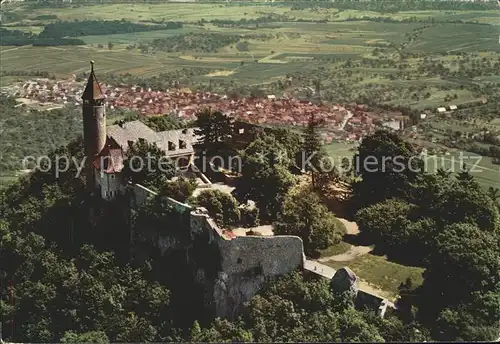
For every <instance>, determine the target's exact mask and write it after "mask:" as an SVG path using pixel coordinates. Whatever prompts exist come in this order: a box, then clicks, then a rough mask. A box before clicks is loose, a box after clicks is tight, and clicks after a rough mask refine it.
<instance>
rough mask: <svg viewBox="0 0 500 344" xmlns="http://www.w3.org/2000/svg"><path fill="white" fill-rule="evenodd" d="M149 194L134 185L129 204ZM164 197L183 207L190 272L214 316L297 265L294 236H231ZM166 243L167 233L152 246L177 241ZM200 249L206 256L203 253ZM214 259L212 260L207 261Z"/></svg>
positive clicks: (234, 308)
mask: <svg viewBox="0 0 500 344" xmlns="http://www.w3.org/2000/svg"><path fill="white" fill-rule="evenodd" d="M155 196H157V193H155V192H154V191H152V190H149V189H148V188H146V187H144V186H142V185H138V184H136V185H134V187H133V194H132V202H131V203H132V205H133V206H140V205H141V204H143V203H144V202H146V201H147V200H148V199H150V198H153V197H155ZM165 199H166V200H167V201H168V203H169V204H170V205H172V206H174V207H175V209H177V210H178V211H179V212H186V211H189V227H190V228H189V231H190V236H191V239H192V240H193V243H194V242H196V244H195V245H191V244H186V245H185V246H186V247H185V250H186V252H187V254H186V257H188V258H186V259H188V260H189V259H190V260H191V262H188V263H191V264H192V265H193V264H194V265H196V266H195V267H194V268H193V271H195V275H196V276H197V277H196V279H197V280H198V282H199V283H202V284H204V285H205V289H206V290H207V293H206V297H205V298H206V299H207V300H205V303H207V304H210V305H211V311H212V312H213V313H214V314H213V315H214V316H217V317H222V318H230V319H231V318H234V317H235V316H236V315H237V314H238V312H239V310H240V309H241V307H242V306H243V303H244V302H247V301H250V300H251V298H252V297H253V296H254V295H255V294H256V293H257V292H258V291H259V290H260V289H261V288H262V286H263V285H264V283H266V282H267V281H269V280H270V279H273V278H276V277H278V276H283V275H286V274H288V273H290V272H292V271H294V270H296V269H300V268H302V267H303V264H304V249H303V243H302V239H300V238H299V237H296V236H268V237H266V236H244V237H236V238H232V239H231V238H229V237H227V236H225V235H224V234H223V231H222V230H221V229H220V228H219V227H218V226H217V224H216V223H215V221H214V220H213V219H212V218H211V217H210V216H209V215H208V212H207V211H206V209H204V208H193V207H191V206H190V205H188V204H184V203H181V202H178V201H176V200H174V199H171V198H167V197H166V198H165ZM200 238H201V239H200ZM200 240H201V241H202V242H203V244H201V245H200ZM172 242H173V241H172V240H171V238H167V237H161V236H160V238H159V239H158V246H161V247H160V249H161V252H162V253H163V252H165V251H166V250H168V249H169V248H174V247H175V248H178V246H179V245H178V243H177V242H176V245H173V244H172V245H170V244H171V243H172ZM169 243H170V244H169ZM193 251H194V252H193ZM214 251H215V252H216V254H213V252H214ZM208 252H211V253H208ZM206 254H210V255H211V256H210V257H204V255H206ZM214 257H215V258H214ZM214 259H215V260H218V261H216V262H212V260H214ZM214 270H215V271H214ZM214 272H215V273H214Z"/></svg>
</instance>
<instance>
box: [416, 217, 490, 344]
mask: <svg viewBox="0 0 500 344" xmlns="http://www.w3.org/2000/svg"><path fill="white" fill-rule="evenodd" d="M499 244H500V239H499V236H498V234H497V233H496V232H495V233H491V232H486V231H481V230H480V229H479V228H478V227H477V226H476V225H473V224H467V223H456V224H452V225H449V226H446V227H445V228H444V230H443V231H442V232H441V233H439V234H438V235H437V236H436V240H435V247H436V249H435V252H434V253H433V254H432V255H431V257H430V264H429V266H428V267H427V270H426V271H425V273H424V278H425V280H424V284H423V286H422V294H421V297H422V298H423V300H422V301H421V303H420V309H421V312H422V315H421V316H422V319H426V322H428V323H429V324H432V321H434V320H435V319H437V321H438V323H437V326H433V328H434V336H435V338H438V339H440V340H465V341H470V340H493V339H496V338H497V337H498V332H497V331H498V322H499V321H500V307H499V305H500V288H499V286H500V252H499V251H498V245H499ZM481 328H482V329H484V331H482V332H481V333H482V334H481V336H480V337H479V338H478V337H476V336H477V335H479V334H480V332H478V330H479V329H481ZM488 328H490V329H491V331H490V330H487V329H488ZM494 329H496V330H494ZM495 332H496V333H495ZM484 334H486V335H488V334H489V337H487V338H484V336H483V335H484Z"/></svg>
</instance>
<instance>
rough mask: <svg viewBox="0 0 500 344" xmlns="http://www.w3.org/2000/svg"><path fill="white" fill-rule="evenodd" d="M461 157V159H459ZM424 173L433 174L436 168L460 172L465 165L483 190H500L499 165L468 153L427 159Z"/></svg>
mask: <svg viewBox="0 0 500 344" xmlns="http://www.w3.org/2000/svg"><path fill="white" fill-rule="evenodd" d="M461 157H462V158H461ZM425 161H426V164H427V166H426V171H428V172H431V173H432V172H435V171H436V170H437V169H438V168H443V169H446V170H451V171H452V172H456V173H458V172H460V170H461V168H462V164H463V163H465V165H466V166H467V168H468V169H470V173H471V174H472V175H473V176H474V178H475V179H476V181H477V182H478V183H479V184H480V185H481V186H483V187H484V188H486V189H487V188H489V187H490V186H491V187H494V188H500V165H495V164H493V162H492V158H489V157H485V156H480V155H477V154H474V153H470V152H462V156H461V155H460V152H454V153H451V154H450V155H445V156H437V157H427V159H426V160H425Z"/></svg>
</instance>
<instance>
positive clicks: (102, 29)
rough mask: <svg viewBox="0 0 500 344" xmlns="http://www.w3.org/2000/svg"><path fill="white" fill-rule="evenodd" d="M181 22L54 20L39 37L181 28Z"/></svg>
mask: <svg viewBox="0 0 500 344" xmlns="http://www.w3.org/2000/svg"><path fill="white" fill-rule="evenodd" d="M182 26H183V24H182V22H166V23H164V24H155V25H146V24H137V23H132V22H129V21H125V20H123V19H122V20H75V21H72V22H69V21H56V22H54V23H50V24H47V25H45V28H44V29H43V31H42V32H41V33H40V35H39V37H40V38H54V39H55V38H62V37H78V36H89V35H110V34H117V33H130V32H143V31H155V30H174V29H179V28H182Z"/></svg>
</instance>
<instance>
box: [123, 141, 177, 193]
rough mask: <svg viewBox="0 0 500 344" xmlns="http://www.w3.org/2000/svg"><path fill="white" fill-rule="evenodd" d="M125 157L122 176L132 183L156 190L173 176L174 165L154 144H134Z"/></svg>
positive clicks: (139, 142) (142, 142) (144, 142)
mask: <svg viewBox="0 0 500 344" xmlns="http://www.w3.org/2000/svg"><path fill="white" fill-rule="evenodd" d="M126 155H127V156H126V161H125V164H124V168H123V174H124V176H125V178H126V179H127V180H130V181H132V182H133V183H136V184H142V185H144V186H146V187H151V188H153V189H155V190H158V189H159V188H160V187H161V186H162V185H164V184H166V183H167V182H168V181H169V179H171V178H172V177H173V176H174V175H175V165H174V163H173V162H172V161H171V160H170V159H169V158H167V157H166V156H165V152H163V151H162V150H161V149H160V148H159V147H158V146H157V145H156V144H154V143H149V142H147V141H143V140H139V141H137V142H134V143H133V144H132V145H131V146H130V147H129V149H128V151H127V154H126Z"/></svg>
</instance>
